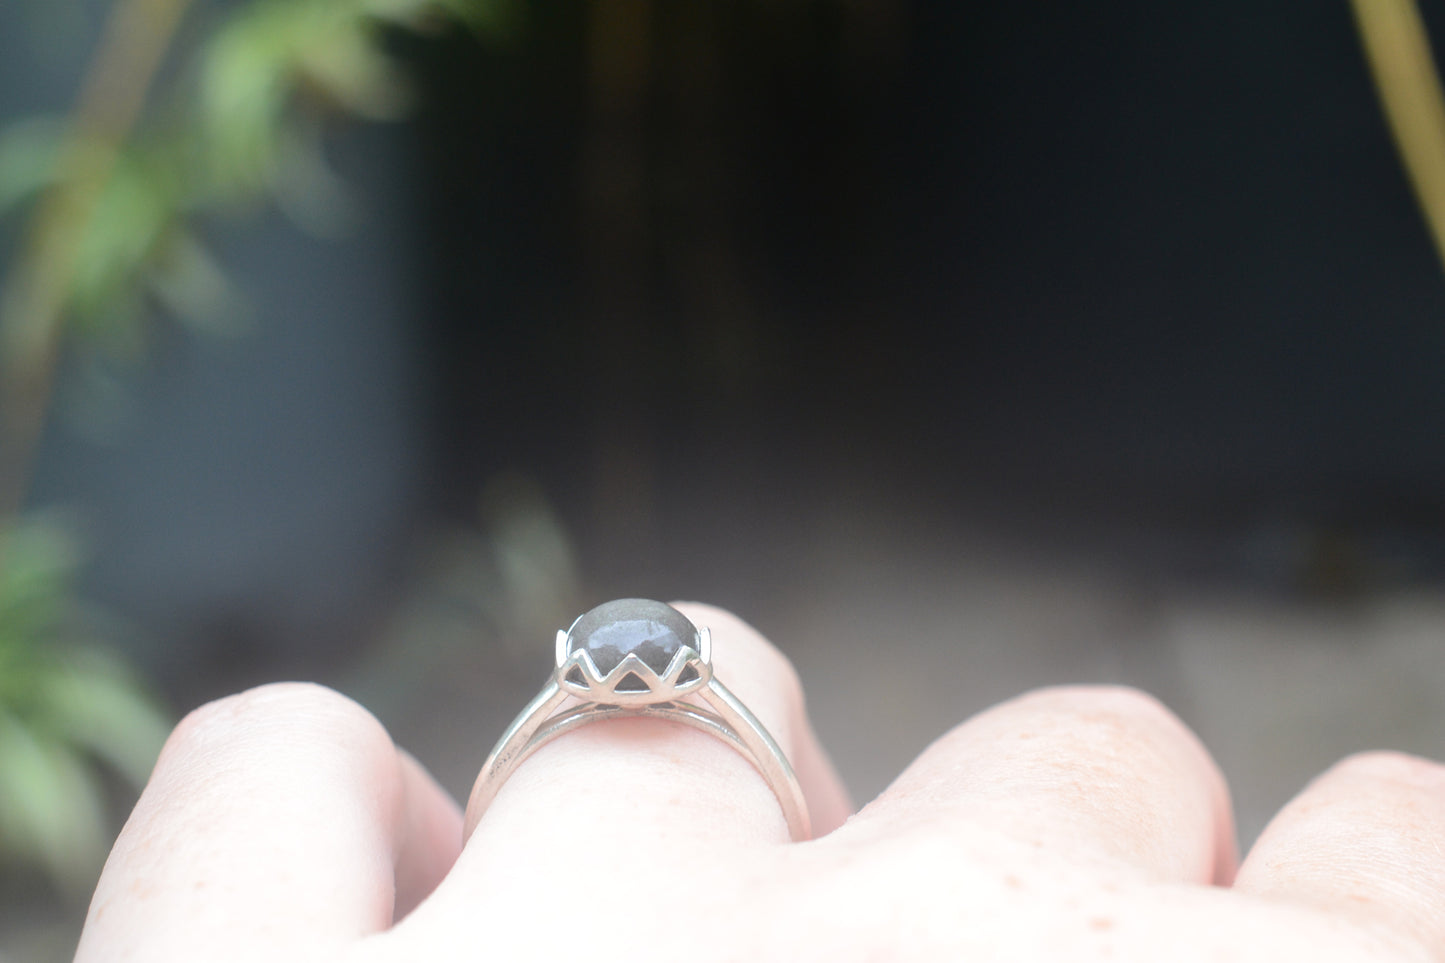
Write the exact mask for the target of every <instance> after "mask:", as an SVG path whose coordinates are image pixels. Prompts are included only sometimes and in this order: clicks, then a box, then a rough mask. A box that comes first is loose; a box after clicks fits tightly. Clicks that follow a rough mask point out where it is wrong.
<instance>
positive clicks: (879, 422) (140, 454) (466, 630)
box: [0, 0, 1445, 953]
mask: <svg viewBox="0 0 1445 963" xmlns="http://www.w3.org/2000/svg"><path fill="white" fill-rule="evenodd" d="M54 6H55V9H56V10H61V9H62V8H63V10H65V11H69V13H68V14H67V16H69V17H70V19H69V20H66V21H65V22H66V23H68V24H70V27H68V28H67V29H68V30H70V31H71V32H69V33H66V32H65V31H62V30H60V29H59V28H58V27H55V26H54V23H58V22H60V19H61V18H60V17H59V14H56V13H55V12H54V11H51V13H49V14H45V13H44V11H43V10H42V7H41V5H40V4H38V3H37V4H23V3H22V4H13V5H7V6H6V7H5V8H4V9H3V10H0V119H3V117H4V116H5V115H6V114H7V113H8V114H11V115H16V114H20V113H24V112H34V111H38V110H47V109H64V108H65V107H66V106H67V105H68V104H69V102H70V100H71V98H72V97H73V95H74V89H75V80H74V78H75V77H76V76H77V75H78V74H79V72H80V71H81V69H82V67H83V64H84V62H85V59H86V57H87V56H88V55H89V54H90V52H91V46H92V44H93V39H94V33H93V32H91V33H87V31H88V30H91V28H96V29H98V22H99V21H98V19H97V18H98V17H99V15H100V12H101V11H102V10H103V7H102V6H101V5H98V4H93V3H86V2H82V0H74V2H73V3H67V4H63V5H62V4H55V5H54ZM240 6H242V5H241V4H236V3H233V4H221V3H217V4H215V5H213V6H210V7H206V6H205V5H203V7H202V9H203V10H205V11H207V15H208V16H219V15H220V14H219V12H223V11H225V10H227V9H231V8H237V7H240ZM1442 12H1445V10H1442V9H1441V8H1440V7H1439V5H1438V4H1433V3H1431V4H1426V5H1425V7H1424V13H1425V14H1426V15H1427V17H1430V18H1432V19H1438V17H1439V16H1440V15H1441V14H1442ZM47 17H49V19H47ZM45 23H51V24H52V26H51V27H44V26H43V25H44V24H45ZM200 23H201V24H202V25H203V24H204V23H205V19H204V17H202V18H201V20H200ZM507 23H508V26H507V28H506V30H504V31H500V32H498V33H497V34H496V35H494V36H491V37H487V38H484V39H482V40H478V39H477V37H475V36H473V35H471V34H468V33H466V32H464V31H459V30H438V31H430V32H422V33H414V32H402V31H394V32H391V33H388V34H387V35H386V38H385V44H386V47H387V49H388V50H389V51H390V53H391V54H392V55H393V56H394V57H395V58H396V60H397V61H398V63H399V64H400V65H401V66H402V67H403V68H404V70H405V72H406V74H407V75H408V76H409V77H410V80H411V84H412V94H413V103H414V108H413V110H412V111H411V113H410V115H409V117H408V119H407V120H405V121H402V122H398V123H390V124H365V123H361V122H345V123H335V124H332V125H331V126H330V127H329V128H328V133H327V140H326V155H327V158H328V160H329V161H330V163H331V164H332V165H333V166H334V168H335V170H336V172H337V174H338V176H339V177H340V178H341V183H342V184H344V185H345V188H346V191H347V192H348V195H349V196H350V197H351V198H352V199H353V200H354V202H355V208H356V211H357V212H358V213H357V218H356V221H355V224H354V226H353V228H352V229H351V230H349V231H347V232H344V233H343V234H341V235H339V236H334V237H317V236H315V235H314V234H308V233H307V232H306V231H303V230H299V229H298V228H297V227H296V226H295V225H294V224H293V223H291V222H290V221H288V219H287V217H286V216H285V214H286V212H285V209H284V205H267V206H263V207H261V208H259V209H257V210H254V211H252V212H250V213H249V214H247V215H246V216H245V217H243V218H239V219H237V218H232V217H220V216H212V217H210V218H209V219H208V220H206V221H205V223H204V224H203V231H204V236H205V237H206V238H207V240H208V241H209V243H211V244H212V245H214V248H215V249H216V251H217V252H218V258H219V260H220V261H221V263H222V264H224V265H225V267H226V269H227V271H228V272H229V273H230V274H231V275H232V276H233V277H234V278H235V279H236V284H237V286H238V287H239V288H240V289H241V290H242V291H243V292H244V295H245V297H246V299H247V301H248V302H249V303H250V305H251V308H252V313H251V322H250V323H249V324H248V325H247V326H245V328H244V329H243V330H242V331H241V332H240V333H238V334H234V335H232V336H228V337H221V338H215V337H206V336H201V335H198V334H196V333H195V332H194V331H192V330H190V329H187V328H184V327H180V326H176V325H169V326H167V325H162V326H161V328H160V329H159V333H158V334H157V335H155V337H154V340H153V342H152V344H151V348H150V351H149V355H148V358H147V360H146V361H145V363H144V364H142V365H136V366H134V367H132V368H129V369H125V370H124V371H122V372H121V374H120V375H115V374H114V373H112V374H111V376H110V377H111V381H108V382H105V383H106V384H112V387H111V388H110V389H107V390H109V391H110V392H111V393H109V394H106V393H104V392H102V393H101V396H100V397H101V398H102V402H101V403H100V404H99V405H98V406H97V405H96V404H95V403H94V402H93V398H94V391H93V390H92V391H91V395H89V396H87V395H86V391H87V390H88V389H86V388H85V385H86V384H90V383H91V382H93V381H94V379H93V378H90V375H89V374H87V371H86V370H85V369H84V366H83V365H81V364H79V363H72V362H69V361H67V362H66V363H65V364H63V365H62V377H61V380H60V384H61V388H62V391H61V392H60V394H59V395H58V397H59V398H60V402H58V412H59V413H58V414H57V416H56V417H55V418H54V419H53V420H52V422H51V425H50V429H49V432H48V434H47V436H46V441H45V443H44V445H43V447H42V449H41V454H40V457H39V460H38V468H37V474H36V480H35V484H34V486H33V488H32V492H31V501H32V502H33V503H34V504H38V505H48V504H52V503H54V504H62V505H66V506H71V507H72V508H74V509H75V510H76V511H77V513H78V515H79V516H80V517H82V518H83V520H84V530H85V532H86V535H87V537H88V540H89V547H90V550H91V559H92V560H91V563H90V565H89V567H88V568H87V569H86V575H85V580H84V585H85V588H86V591H87V592H88V593H90V595H92V596H93V597H94V598H95V599H97V600H98V601H99V602H101V603H103V604H105V605H106V606H108V607H109V608H110V609H111V610H113V611H115V612H116V613H118V614H119V616H120V617H122V618H123V619H124V620H125V621H126V623H127V624H128V625H130V626H132V627H133V629H134V631H133V632H132V633H131V634H130V635H129V636H128V638H130V639H131V640H132V641H131V642H130V643H129V646H130V650H131V654H132V655H133V657H134V658H135V659H136V660H138V663H139V664H140V665H141V666H142V667H143V669H144V670H145V672H146V673H147V675H148V677H149V678H150V679H151V680H152V681H153V682H154V685H155V686H156V687H157V688H158V690H159V691H160V692H161V693H162V694H163V695H164V697H165V699H166V700H167V701H168V702H169V704H171V705H172V706H174V707H175V708H176V709H177V710H178V711H183V710H184V709H186V708H189V707H190V706H192V705H194V704H196V703H197V702H199V701H201V700H203V699H206V698H210V697H213V696H216V695H219V694H222V693H224V692H229V691H234V690H235V689H237V688H240V687H242V686H244V685H249V684H252V683H254V682H258V681H262V680H265V679H272V678H277V677H283V676H293V675H304V676H310V677H315V678H320V679H322V680H323V681H327V682H329V683H331V684H334V685H337V686H338V687H341V688H343V689H344V690H345V691H348V692H350V693H352V694H354V695H356V696H357V697H358V698H362V699H363V701H365V702H366V703H367V705H368V706H370V707H372V708H373V710H374V711H376V712H377V713H378V715H380V716H381V717H382V718H383V721H385V722H387V724H388V725H389V726H390V727H392V729H393V730H394V731H395V732H396V733H397V734H398V738H399V741H401V742H403V743H405V744H407V745H409V746H411V747H412V748H413V749H414V750H416V751H417V754H418V755H419V756H420V757H421V758H423V759H424V760H426V761H427V762H428V763H429V764H431V765H433V767H434V768H436V769H437V770H438V772H439V773H440V774H441V775H442V778H443V780H444V781H445V782H446V783H447V784H448V786H449V787H450V788H451V789H452V790H453V791H454V792H456V793H458V794H459V795H461V794H464V793H465V791H466V788H467V786H468V785H469V782H470V778H471V774H472V773H473V772H474V771H475V767H476V765H477V764H478V763H479V762H480V759H481V756H482V755H483V754H484V753H485V750H486V748H487V746H488V745H489V744H490V741H491V740H492V738H494V736H495V735H496V733H497V732H500V730H501V727H502V726H503V725H505V722H506V720H507V719H509V718H510V716H511V714H512V713H513V712H514V711H515V709H516V708H517V707H518V706H520V705H521V703H522V701H523V700H524V699H525V698H526V697H527V696H528V695H530V692H531V689H533V688H534V687H535V684H536V682H537V681H538V679H539V678H540V675H541V673H542V672H543V671H544V670H545V667H546V661H545V660H546V657H547V653H548V652H549V649H548V647H547V646H548V644H549V642H548V640H549V639H550V637H551V633H552V631H554V630H555V629H556V628H558V627H560V625H562V624H565V622H566V620H567V619H570V617H572V616H574V615H575V614H577V613H578V612H580V611H582V609H584V608H586V607H588V606H590V605H591V604H595V603H596V602H598V601H601V600H604V599H606V598H609V597H613V596H618V595H644V596H652V597H659V598H673V597H689V598H700V599H705V600H707V601H712V602H716V603H719V604H722V605H725V606H728V607H731V608H733V609H734V610H735V611H737V612H738V613H739V614H741V615H743V616H744V617H745V618H748V619H749V620H751V621H753V622H754V623H755V624H757V625H758V626H759V627H760V628H761V629H763V630H764V631H765V632H766V633H768V634H769V635H771V636H772V637H773V638H774V639H775V640H776V641H777V642H778V643H779V644H780V645H781V646H782V647H783V648H784V649H785V650H787V651H788V652H789V653H790V655H792V656H793V658H794V659H795V661H797V662H798V664H799V666H800V669H801V670H802V672H803V677H804V681H805V684H806V685H807V686H808V687H809V691H810V693H811V694H812V697H813V701H814V707H815V714H816V715H817V717H818V721H819V727H820V729H821V731H822V735H823V738H824V741H825V742H827V743H829V744H830V745H832V746H833V747H834V749H835V752H836V754H837V755H838V757H839V761H840V765H841V767H842V769H843V771H844V774H845V776H846V777H847V778H848V780H849V782H850V784H851V785H852V786H853V787H854V789H855V791H856V792H857V793H858V795H859V796H860V798H863V799H866V798H867V797H868V796H871V795H872V794H873V793H875V792H876V791H878V789H880V788H881V787H882V786H883V785H884V784H885V783H886V781H887V779H888V778H889V777H890V776H891V774H892V773H895V772H896V771H897V770H898V769H899V768H900V767H901V766H902V765H904V764H906V761H907V759H908V758H909V757H910V756H911V755H912V754H913V753H915V752H916V751H917V750H918V749H920V748H921V747H922V746H923V745H924V744H925V743H926V742H927V740H928V739H929V738H931V737H932V735H934V734H937V733H938V732H941V731H942V729H943V728H945V727H946V726H948V725H950V724H952V723H953V722H955V721H958V720H960V719H962V718H963V717H965V716H966V715H967V714H969V713H970V712H973V711H977V710H978V709H981V708H983V707H984V706H985V705H987V704H988V703H989V702H991V701H995V700H997V699H1000V698H1004V697H1007V696H1008V695H1010V694H1012V693H1013V692H1016V691H1018V690H1019V689H1021V688H1023V687H1026V686H1029V685H1035V684H1042V683H1047V682H1054V681H1066V680H1074V681H1085V680H1099V681H1124V682H1130V683H1134V684H1140V685H1144V686H1146V687H1147V688H1150V689H1152V690H1153V691H1156V692H1158V693H1160V694H1161V695H1162V696H1164V697H1165V698H1166V700H1167V701H1169V702H1170V703H1171V704H1172V705H1174V706H1175V708H1176V709H1178V710H1179V711H1180V712H1181V713H1182V714H1183V715H1184V716H1185V717H1186V719H1187V720H1188V721H1190V722H1191V724H1193V725H1195V727H1196V728H1198V729H1199V730H1200V731H1201V733H1202V734H1203V735H1204V737H1205V739H1206V741H1207V742H1209V743H1210V744H1211V746H1212V747H1213V748H1214V749H1215V751H1216V753H1217V754H1218V755H1219V756H1220V759H1221V761H1222V763H1223V764H1224V767H1225V769H1226V771H1227V772H1228V773H1229V774H1230V775H1231V777H1233V779H1234V781H1235V788H1236V794H1237V796H1238V799H1239V804H1240V809H1241V826H1242V831H1243V833H1244V835H1245V836H1246V838H1248V837H1250V836H1252V835H1253V834H1254V833H1256V832H1257V831H1258V829H1259V828H1260V826H1261V825H1262V823H1263V820H1264V819H1265V818H1266V817H1267V815H1268V813H1269V812H1271V811H1272V810H1273V809H1274V808H1276V807H1277V806H1278V805H1279V804H1280V803H1282V802H1283V800H1284V799H1285V798H1287V797H1288V795H1289V794H1290V793H1291V792H1293V791H1294V789H1295V788H1297V787H1298V785H1300V784H1301V783H1302V782H1303V780H1304V779H1306V778H1308V777H1309V775H1310V774H1312V773H1313V772H1315V771H1317V770H1318V769H1319V768H1321V767H1323V766H1324V765H1326V764H1328V762H1329V761H1330V760H1332V759H1334V758H1336V757H1338V756H1340V755H1343V754H1344V753H1346V752H1348V751H1350V750H1352V749H1354V748H1360V747H1361V746H1362V745H1367V744H1370V745H1372V744H1380V743H1388V744H1391V745H1394V746H1396V747H1398V748H1407V749H1414V750H1415V751H1420V752H1425V753H1427V754H1428V753H1431V752H1432V751H1433V752H1434V754H1435V755H1439V752H1440V750H1439V748H1438V746H1439V741H1440V736H1441V734H1442V733H1445V711H1442V708H1441V705H1440V698H1439V695H1438V686H1439V683H1438V680H1439V679H1440V678H1441V676H1440V674H1439V673H1440V672H1441V671H1442V670H1445V656H1442V655H1441V654H1440V649H1439V643H1438V640H1439V638H1440V634H1439V633H1440V630H1441V629H1442V628H1445V596H1442V594H1441V593H1440V588H1441V577H1442V564H1445V444H1442V442H1441V440H1442V437H1445V378H1442V373H1445V283H1442V270H1441V265H1440V263H1439V262H1438V261H1437V259H1436V257H1435V255H1434V252H1433V250H1432V248H1431V245H1430V240H1429V235H1428V233H1427V231H1426V228H1425V225H1424V222H1423V220H1422V218H1421V215H1420V213H1419V211H1418V210H1417V208H1416V205H1415V202H1414V199H1413V197H1412V195H1411V193H1410V189H1409V186H1408V184H1407V181H1406V179H1405V176H1404V174H1403V173H1402V171H1401V168H1400V163H1399V160H1398V158H1397V156H1396V154H1395V151H1394V148H1393V146H1392V144H1391V140H1390V136H1389V133H1388V131H1387V128H1386V126H1385V122H1384V119H1383V117H1382V114H1381V110H1380V106H1379V103H1378V100H1377V96H1376V93H1375V90H1374V88H1373V86H1372V83H1371V80H1370V76H1369V73H1368V70H1367V68H1366V64H1365V60H1364V58H1363V55H1362V53H1361V48H1360V41H1359V37H1358V36H1357V33H1356V29H1355V24H1354V21H1353V20H1352V17H1351V14H1350V10H1349V7H1348V5H1347V4H1346V3H1344V2H1331V3H1316V4H1290V5H1268V4H1266V5H1260V4H1257V3H1245V2H1233V0H1229V2H1217V3H1212V4H1182V5H1180V4H1176V5H1167V4H1166V5H1160V4H1155V3H1143V2H1132V0H1116V2H1112V3H1106V4H1094V5H1087V4H1085V5H1078V4H1044V5H1008V4H990V5H980V4H958V3H945V2H942V0H908V2H905V0H846V2H845V0H829V2H822V0H782V2H770V3H760V2H747V0H697V2H689V3H685V4H683V3H678V4H669V3H658V2H652V0H594V2H592V3H590V4H560V5H551V4H531V5H523V6H519V7H517V8H516V10H515V11H514V13H513V15H511V16H509V18H508V19H507ZM36 24H41V25H42V27H37V26H36ZM195 29H196V30H197V31H200V30H201V29H202V27H201V26H197V27H196V28H195ZM37 31H38V32H37ZM47 31H49V32H47ZM46 36H49V37H51V38H52V40H51V42H50V46H46V45H45V43H41V42H39V41H37V39H36V38H37V37H46ZM186 36H188V35H187V34H184V33H183V34H182V38H183V39H184V38H185V37H186ZM57 37H59V38H65V39H64V42H62V41H61V40H58V39H55V38H57ZM87 37H88V38H89V39H87ZM88 378H89V379H90V380H89V381H87V379H88ZM77 385H78V386H79V387H78V388H75V386H77ZM116 385H118V386H119V387H115V386H116ZM67 386H70V387H72V388H75V392H74V393H75V394H76V395H78V396H82V397H91V398H92V403H91V404H90V406H89V407H87V406H86V405H85V404H77V405H75V406H73V407H74V410H75V411H77V412H79V414H78V415H76V416H75V417H70V416H69V415H68V414H67V412H69V411H70V408H68V407H67V406H66V404H65V403H64V399H65V398H67V397H69V396H68V395H67V394H66V390H68V388H67ZM92 387H93V386H92ZM97 410H98V411H100V412H101V414H102V415H103V417H99V418H97V416H96V411H97ZM97 424H99V426H100V427H96V426H97ZM860 704H866V705H868V706H869V707H870V708H869V710H868V712H865V713H860V712H859V711H858V706H859V705H860ZM3 952H5V950H4V948H3V947H0V953H3Z"/></svg>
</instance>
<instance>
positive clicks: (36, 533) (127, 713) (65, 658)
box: [0, 517, 169, 892]
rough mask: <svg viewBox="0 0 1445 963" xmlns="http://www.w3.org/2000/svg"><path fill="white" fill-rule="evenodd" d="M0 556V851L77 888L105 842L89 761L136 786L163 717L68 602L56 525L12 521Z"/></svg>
mask: <svg viewBox="0 0 1445 963" xmlns="http://www.w3.org/2000/svg"><path fill="white" fill-rule="evenodd" d="M0 557H3V558H4V560H5V565H4V567H3V568H0V773H3V774H4V777H3V778H0V855H3V856H4V858H5V859H6V860H7V862H10V863H15V862H17V861H18V862H23V863H28V864H37V865H39V866H40V867H42V868H43V869H44V870H46V871H47V872H48V873H49V875H50V876H51V878H52V879H53V880H54V881H55V882H56V883H57V884H59V885H60V886H61V887H62V888H64V889H66V890H69V891H75V892H81V891H84V889H85V888H86V887H87V886H88V884H89V882H90V880H91V879H92V878H93V875H94V872H95V869H96V866H97V865H98V860H99V855H100V854H101V853H103V852H104V851H105V846H106V843H107V841H108V838H107V830H108V818H107V817H108V814H107V811H106V805H105V800H106V793H105V787H104V784H103V782H102V780H101V779H100V778H99V773H98V771H97V769H96V767H95V765H94V764H95V763H97V762H100V763H104V764H105V765H106V766H107V767H108V768H109V769H110V770H111V771H113V772H114V773H115V774H117V775H119V776H120V777H122V778H123V779H124V780H126V781H127V782H129V783H130V784H131V785H132V786H133V787H136V788H139V787H140V786H141V785H143V784H144V782H145V780H146V777H147V776H148V775H149V774H150V767H151V764H152V763H153V762H154V760H155V755H156V753H157V751H158V750H159V749H160V745H161V742H162V741H163V740H164V738H165V734H166V732H167V730H168V729H169V723H168V722H167V719H166V716H165V714H164V713H163V712H162V711H161V710H160V709H159V708H158V707H157V705H156V704H155V702H154V701H152V700H151V699H150V698H148V697H147V696H146V695H144V692H143V688H142V687H141V686H140V685H139V683H138V681H137V680H136V678H135V677H134V675H133V674H132V673H131V672H130V671H129V670H128V669H127V668H126V667H125V666H124V665H123V664H122V663H121V661H120V660H119V658H118V657H117V656H116V655H115V653H114V649H113V647H112V646H111V645H109V644H107V642H106V641H105V631H104V627H103V622H102V620H101V619H99V618H98V617H97V616H96V615H95V614H94V613H92V612H88V611H87V609H86V607H85V606H84V605H83V604H81V603H80V601H79V600H78V599H77V598H76V597H75V594H74V591H73V587H72V586H73V583H74V573H75V569H76V566H77V564H78V562H79V553H78V551H77V548H76V540H75V538H74V537H73V536H72V535H70V534H69V533H68V532H67V531H66V530H65V528H64V527H63V526H61V525H60V524H58V523H57V522H56V521H55V520H54V519H53V518H50V517H40V518H32V519H31V520H29V521H27V522H26V523H24V524H19V525H12V526H11V527H10V528H9V529H8V530H6V531H4V532H3V534H0Z"/></svg>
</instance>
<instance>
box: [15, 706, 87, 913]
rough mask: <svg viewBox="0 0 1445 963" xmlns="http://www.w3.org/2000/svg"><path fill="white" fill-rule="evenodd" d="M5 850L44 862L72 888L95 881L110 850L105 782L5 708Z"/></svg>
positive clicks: (63, 883) (47, 868) (51, 873)
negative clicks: (103, 793)
mask: <svg viewBox="0 0 1445 963" xmlns="http://www.w3.org/2000/svg"><path fill="white" fill-rule="evenodd" d="M0 774H3V776H0V850H3V851H4V852H7V853H9V854H11V855H12V856H18V857H21V858H25V859H27V860H31V861H35V862H38V863H39V864H40V865H42V866H43V867H44V868H45V869H46V870H47V871H48V872H49V873H50V875H51V877H52V878H53V879H54V880H55V881H56V882H57V883H59V884H60V885H61V886H62V887H64V888H65V889H67V890H69V891H71V892H82V891H83V890H84V889H85V888H86V887H87V886H88V885H89V883H90V882H91V881H92V879H93V876H94V873H95V870H96V868H97V867H98V865H99V862H100V858H101V857H102V856H103V855H104V852H105V838H106V830H105V815H104V806H103V800H102V796H101V792H100V788H99V786H98V785H97V783H96V781H95V779H94V777H93V776H92V775H91V774H90V772H89V771H88V770H87V768H86V766H85V765H84V763H83V762H82V761H81V759H80V758H79V757H78V756H77V755H76V754H75V753H74V752H72V751H71V750H70V749H68V748H66V747H65V746H64V745H61V744H59V743H55V742H47V741H42V740H40V739H38V738H36V736H35V734H34V733H33V732H31V731H30V730H29V729H28V728H27V727H26V726H25V725H24V724H22V723H21V722H20V721H19V720H18V719H16V718H15V717H14V716H11V715H9V714H8V713H5V712H3V711H0Z"/></svg>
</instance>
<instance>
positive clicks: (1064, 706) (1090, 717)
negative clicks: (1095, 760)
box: [1024, 685, 1183, 726]
mask: <svg viewBox="0 0 1445 963" xmlns="http://www.w3.org/2000/svg"><path fill="white" fill-rule="evenodd" d="M1024 699H1025V700H1028V701H1033V702H1036V703H1038V704H1039V705H1040V707H1041V708H1048V709H1052V710H1055V711H1059V712H1062V713H1064V714H1066V715H1069V716H1076V717H1079V718H1081V719H1084V720H1086V721H1099V722H1108V721H1111V720H1113V721H1119V722H1124V721H1128V722H1133V721H1136V720H1144V721H1149V722H1158V721H1161V720H1162V721H1164V722H1166V723H1167V724H1169V725H1173V726H1181V725H1183V723H1181V722H1180V721H1179V718H1178V716H1176V715H1175V714H1174V713H1173V711H1171V710H1170V709H1169V707H1168V706H1166V705H1164V703H1162V702H1160V701H1159V700H1158V699H1157V698H1156V697H1154V696H1153V695H1150V694H1149V693H1147V692H1145V691H1144V690H1143V689H1136V688H1134V687H1132V686H1124V685H1073V686H1055V687H1051V688H1047V689H1039V690H1036V691H1035V692H1032V693H1029V694H1028V695H1026V696H1024Z"/></svg>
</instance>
